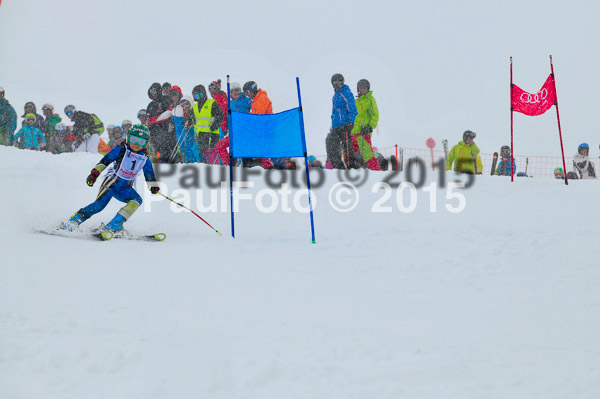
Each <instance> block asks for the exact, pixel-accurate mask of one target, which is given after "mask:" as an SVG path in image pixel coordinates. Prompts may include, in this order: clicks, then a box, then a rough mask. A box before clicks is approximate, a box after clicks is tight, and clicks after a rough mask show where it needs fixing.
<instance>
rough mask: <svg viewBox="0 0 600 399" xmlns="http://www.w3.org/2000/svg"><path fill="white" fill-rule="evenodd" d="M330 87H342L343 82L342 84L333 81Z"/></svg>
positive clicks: (338, 81)
mask: <svg viewBox="0 0 600 399" xmlns="http://www.w3.org/2000/svg"><path fill="white" fill-rule="evenodd" d="M331 85H332V86H333V87H342V86H343V85H344V82H342V81H341V80H334V81H333V82H331Z"/></svg>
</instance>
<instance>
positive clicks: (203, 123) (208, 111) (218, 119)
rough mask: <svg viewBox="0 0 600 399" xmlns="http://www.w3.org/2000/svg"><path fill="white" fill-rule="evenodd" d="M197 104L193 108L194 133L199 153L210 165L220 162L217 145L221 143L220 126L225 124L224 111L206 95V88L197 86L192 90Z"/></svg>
mask: <svg viewBox="0 0 600 399" xmlns="http://www.w3.org/2000/svg"><path fill="white" fill-rule="evenodd" d="M192 95H193V97H194V101H195V104H194V106H193V107H192V110H193V111H194V117H195V118H196V124H195V125H194V133H195V134H196V142H197V143H198V152H199V153H200V156H201V158H202V157H204V158H205V159H206V160H207V161H208V163H215V162H218V154H217V150H216V145H217V143H218V142H219V126H221V124H222V123H223V118H224V117H225V115H223V110H222V109H221V107H220V106H219V104H218V103H217V102H216V101H215V100H213V99H212V98H208V97H207V95H206V88H205V87H204V86H203V85H197V86H196V87H194V89H193V90H192Z"/></svg>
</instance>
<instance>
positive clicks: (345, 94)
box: [325, 73, 358, 169]
mask: <svg viewBox="0 0 600 399" xmlns="http://www.w3.org/2000/svg"><path fill="white" fill-rule="evenodd" d="M331 85H332V86H333V99H332V101H333V109H332V112H331V131H330V132H329V134H328V135H327V138H326V139H325V146H326V148H327V159H328V161H329V162H331V164H332V165H333V167H334V168H336V169H345V168H346V166H349V160H348V157H349V155H350V154H349V152H350V150H351V149H352V136H351V134H350V132H351V130H352V128H353V127H354V120H355V119H356V115H358V112H357V111H356V103H355V101H354V94H352V91H351V90H350V87H348V85H346V84H344V77H343V76H342V74H339V73H336V74H335V75H333V76H332V77H331ZM342 151H343V152H344V154H345V158H346V166H344V163H343V162H342Z"/></svg>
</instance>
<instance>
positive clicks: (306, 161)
mask: <svg viewBox="0 0 600 399" xmlns="http://www.w3.org/2000/svg"><path fill="white" fill-rule="evenodd" d="M296 88H297V89H298V107H299V109H300V133H301V134H302V146H303V150H304V168H305V169H306V187H307V188H308V206H309V208H310V231H311V238H312V243H313V244H316V241H315V219H314V217H313V206H312V200H311V199H310V197H311V192H310V173H309V170H308V157H307V155H308V153H307V151H306V133H305V132H304V111H303V110H302V96H301V95H300V78H299V77H296Z"/></svg>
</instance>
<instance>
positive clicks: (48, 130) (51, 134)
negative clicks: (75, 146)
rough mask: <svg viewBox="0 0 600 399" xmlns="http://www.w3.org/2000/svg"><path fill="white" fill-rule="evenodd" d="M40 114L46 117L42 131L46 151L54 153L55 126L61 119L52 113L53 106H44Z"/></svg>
mask: <svg viewBox="0 0 600 399" xmlns="http://www.w3.org/2000/svg"><path fill="white" fill-rule="evenodd" d="M42 112H43V113H44V116H45V117H46V121H45V131H44V133H45V136H46V151H49V152H54V153H56V140H55V136H56V129H55V126H56V124H57V123H58V122H60V121H62V119H61V117H60V116H58V114H55V113H54V106H53V105H52V104H44V105H43V106H42Z"/></svg>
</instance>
